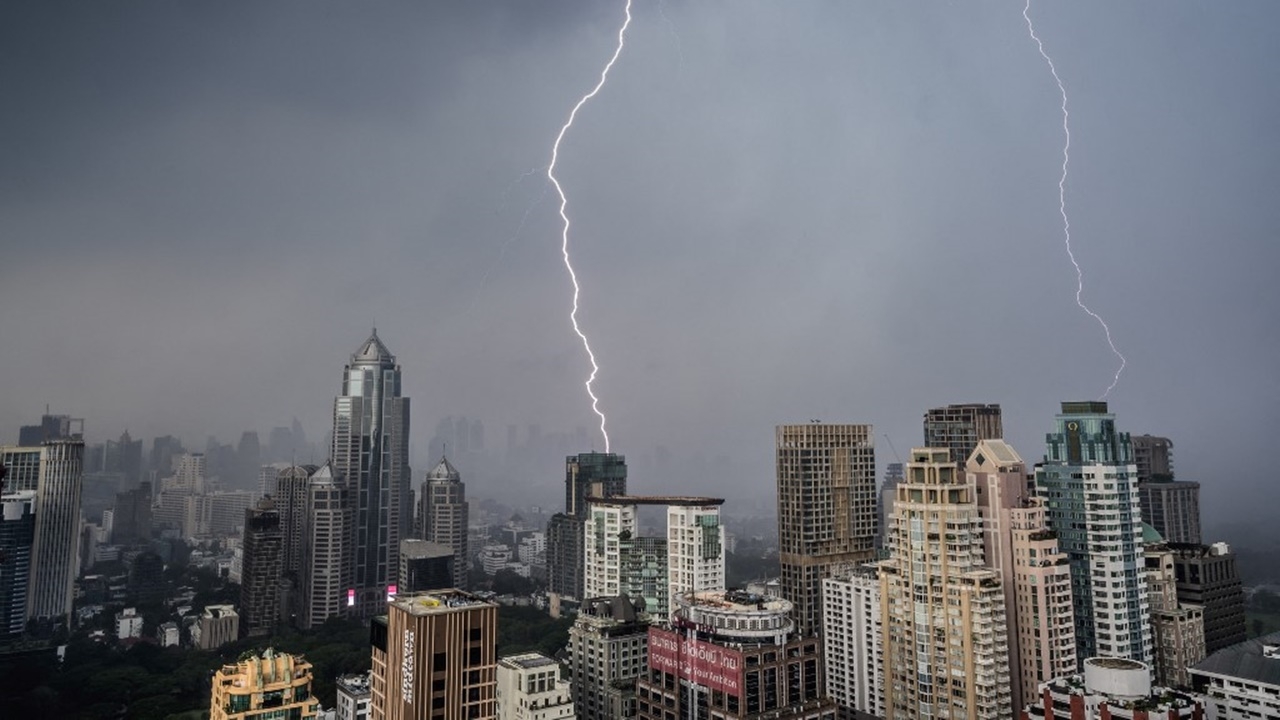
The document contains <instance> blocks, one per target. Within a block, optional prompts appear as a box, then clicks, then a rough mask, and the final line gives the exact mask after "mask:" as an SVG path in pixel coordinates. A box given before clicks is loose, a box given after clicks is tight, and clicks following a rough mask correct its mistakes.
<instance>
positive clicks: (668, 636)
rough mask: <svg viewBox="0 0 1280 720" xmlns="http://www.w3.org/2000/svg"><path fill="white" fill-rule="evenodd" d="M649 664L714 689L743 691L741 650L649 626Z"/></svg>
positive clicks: (739, 692)
mask: <svg viewBox="0 0 1280 720" xmlns="http://www.w3.org/2000/svg"><path fill="white" fill-rule="evenodd" d="M649 667H650V668H653V669H655V670H661V671H662V672H664V673H669V674H671V675H675V676H676V677H678V678H680V679H682V680H688V681H690V682H693V683H696V684H698V685H704V686H706V687H708V688H711V689H713V690H720V691H722V692H726V693H729V694H731V695H739V696H740V695H742V653H740V652H738V651H736V650H731V649H729V648H725V647H720V646H719V645H714V644H712V643H709V642H703V641H701V640H694V639H691V638H685V637H681V636H680V635H679V634H677V633H673V632H670V631H667V630H660V629H658V628H649Z"/></svg>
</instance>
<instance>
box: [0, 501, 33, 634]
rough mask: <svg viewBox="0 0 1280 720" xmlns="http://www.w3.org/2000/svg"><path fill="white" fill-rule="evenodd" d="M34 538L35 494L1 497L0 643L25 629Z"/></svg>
mask: <svg viewBox="0 0 1280 720" xmlns="http://www.w3.org/2000/svg"><path fill="white" fill-rule="evenodd" d="M35 538H36V493H35V491H34V490H23V491H20V492H14V493H5V494H4V495H3V496H0V558H3V560H2V561H0V641H3V640H5V639H8V638H12V637H17V636H19V635H21V634H22V632H23V630H25V629H26V626H27V587H28V584H29V583H30V582H31V549H32V547H33V545H34V544H35Z"/></svg>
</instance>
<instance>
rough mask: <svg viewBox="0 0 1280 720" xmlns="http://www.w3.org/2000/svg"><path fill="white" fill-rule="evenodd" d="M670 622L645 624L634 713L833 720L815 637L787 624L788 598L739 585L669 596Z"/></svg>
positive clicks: (691, 719) (658, 719)
mask: <svg viewBox="0 0 1280 720" xmlns="http://www.w3.org/2000/svg"><path fill="white" fill-rule="evenodd" d="M675 602H676V609H675V613H674V618H673V621H672V624H671V626H670V627H658V626H652V627H650V628H649V658H648V664H647V669H646V672H645V673H644V674H643V675H641V676H640V679H639V681H638V682H637V683H636V691H637V696H638V707H639V713H638V717H640V718H641V720H670V719H672V718H674V719H676V720H695V719H697V718H704V717H711V718H719V719H723V720H731V719H737V718H755V717H767V718H775V719H777V720H835V718H836V716H837V714H838V710H837V708H836V705H835V703H833V702H832V701H831V700H830V699H829V698H827V697H825V696H824V695H823V686H824V682H823V662H822V643H821V641H820V640H819V639H818V638H816V637H812V636H809V637H804V636H800V635H797V634H796V633H795V632H794V628H795V623H794V621H793V620H792V615H791V611H792V608H791V603H790V602H788V601H786V600H783V599H780V598H772V597H765V596H761V595H752V594H750V593H746V592H743V591H739V590H730V591H723V590H721V591H706V592H700V593H686V594H682V595H678V596H676V600H675Z"/></svg>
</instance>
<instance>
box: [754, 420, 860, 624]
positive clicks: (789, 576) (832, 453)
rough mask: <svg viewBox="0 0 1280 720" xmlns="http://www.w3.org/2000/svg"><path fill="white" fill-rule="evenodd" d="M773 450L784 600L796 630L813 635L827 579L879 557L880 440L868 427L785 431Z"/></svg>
mask: <svg viewBox="0 0 1280 720" xmlns="http://www.w3.org/2000/svg"><path fill="white" fill-rule="evenodd" d="M776 447H777V474H778V540H779V555H780V560H781V562H782V581H781V582H782V596H783V597H784V598H786V599H787V600H790V601H791V603H792V605H793V610H792V612H794V613H795V620H796V632H798V633H800V634H801V635H813V634H816V633H818V632H820V631H821V629H822V602H821V597H822V581H823V580H825V579H826V578H829V577H831V576H832V573H833V570H835V569H837V568H841V569H845V568H847V569H852V567H853V566H854V565H857V564H858V563H863V562H867V561H868V560H871V559H872V558H873V556H874V554H875V536H876V520H877V518H876V451H875V434H874V432H873V430H872V428H871V426H870V425H830V424H825V423H809V424H807V425H780V426H778V428H777V443H776Z"/></svg>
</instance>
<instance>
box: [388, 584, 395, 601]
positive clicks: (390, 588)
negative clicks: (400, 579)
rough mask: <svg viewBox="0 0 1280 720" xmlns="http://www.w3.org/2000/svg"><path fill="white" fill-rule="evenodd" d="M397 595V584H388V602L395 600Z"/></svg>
mask: <svg viewBox="0 0 1280 720" xmlns="http://www.w3.org/2000/svg"><path fill="white" fill-rule="evenodd" d="M395 596H396V586H395V585H388V586H387V602H391V600H393V599H394V598H395Z"/></svg>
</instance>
